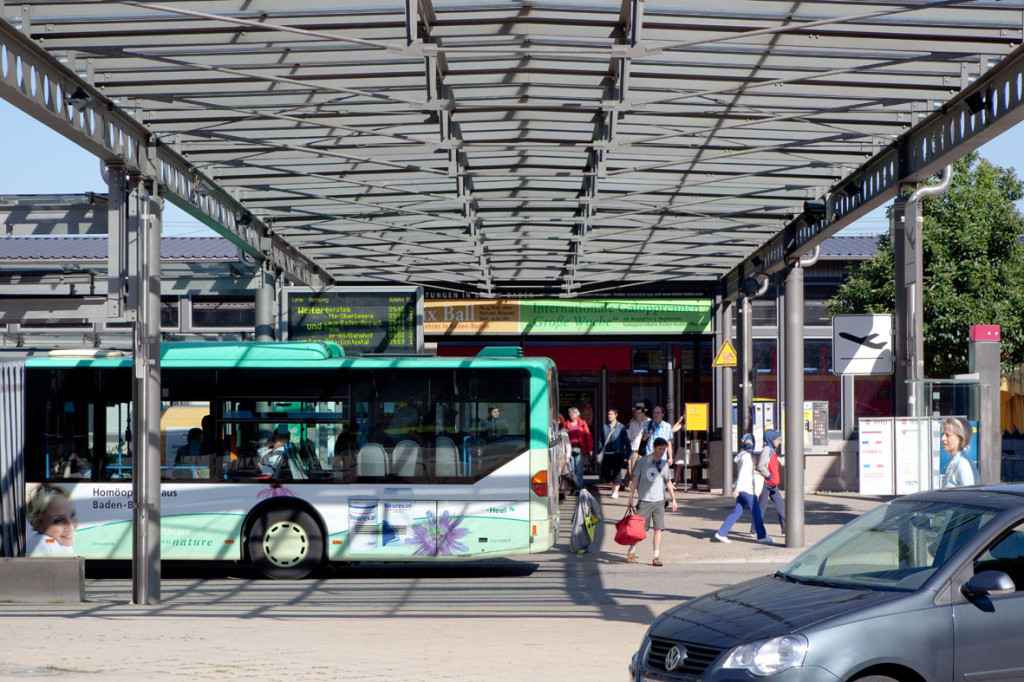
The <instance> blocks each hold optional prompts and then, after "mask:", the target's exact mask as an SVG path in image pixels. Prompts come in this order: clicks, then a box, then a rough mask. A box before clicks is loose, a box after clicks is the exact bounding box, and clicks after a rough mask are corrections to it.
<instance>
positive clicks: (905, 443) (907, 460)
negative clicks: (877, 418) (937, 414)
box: [893, 418, 932, 495]
mask: <svg viewBox="0 0 1024 682" xmlns="http://www.w3.org/2000/svg"><path fill="white" fill-rule="evenodd" d="M929 421H930V420H928V419H910V418H907V419H896V420H895V423H894V427H895V435H894V442H893V448H894V453H895V461H896V465H895V466H896V494H897V495H909V494H911V493H916V492H920V491H923V490H929V489H930V488H931V487H932V482H931V476H930V471H931V462H930V449H929V442H928V441H929V433H930V429H929Z"/></svg>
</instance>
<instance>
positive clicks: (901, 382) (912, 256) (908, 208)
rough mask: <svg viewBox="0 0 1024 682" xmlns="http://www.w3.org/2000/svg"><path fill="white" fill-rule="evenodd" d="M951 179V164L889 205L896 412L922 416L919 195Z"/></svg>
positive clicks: (939, 189) (945, 185)
mask: <svg viewBox="0 0 1024 682" xmlns="http://www.w3.org/2000/svg"><path fill="white" fill-rule="evenodd" d="M952 179H953V167H952V166H946V167H945V168H944V169H943V170H942V178H941V180H940V181H939V183H938V184H937V185H926V186H923V187H919V188H917V189H916V190H914V192H913V193H912V194H911V195H910V196H909V197H906V198H904V197H899V198H897V199H896V202H895V203H894V204H893V209H892V214H891V215H892V226H891V229H892V244H893V255H894V257H895V262H896V280H895V284H896V324H895V327H896V338H895V343H894V347H895V351H896V372H895V376H894V377H893V384H894V386H893V394H894V397H895V400H894V402H893V412H894V414H895V416H897V417H899V416H907V417H915V416H924V410H925V406H924V404H923V400H924V398H923V396H919V395H918V393H919V392H920V390H921V379H923V378H924V298H923V295H922V292H923V289H924V250H923V249H922V246H921V238H922V230H921V227H922V222H923V217H922V216H921V199H923V198H925V197H928V196H935V195H937V194H942V193H943V192H945V191H946V188H948V187H949V184H950V181H951V180H952Z"/></svg>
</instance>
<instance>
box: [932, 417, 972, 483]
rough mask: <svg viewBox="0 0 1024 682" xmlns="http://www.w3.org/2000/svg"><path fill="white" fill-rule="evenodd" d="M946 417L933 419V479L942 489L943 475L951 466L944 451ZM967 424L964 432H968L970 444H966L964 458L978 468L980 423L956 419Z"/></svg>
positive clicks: (962, 418) (961, 418)
mask: <svg viewBox="0 0 1024 682" xmlns="http://www.w3.org/2000/svg"><path fill="white" fill-rule="evenodd" d="M944 419H946V417H936V418H934V419H932V451H933V452H934V455H933V461H934V464H935V471H934V472H933V478H934V482H935V487H936V488H941V487H942V475H943V474H944V473H945V472H946V465H947V464H949V453H948V452H946V451H945V450H943V449H942V421H943V420H944ZM956 419H959V420H961V421H963V422H966V424H965V429H964V431H966V432H967V440H968V442H967V443H965V444H964V449H963V456H964V457H966V458H967V459H969V460H971V461H972V462H974V466H975V467H977V466H978V422H976V421H972V420H970V419H967V418H965V417H956Z"/></svg>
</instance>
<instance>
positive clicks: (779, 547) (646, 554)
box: [561, 484, 892, 564]
mask: <svg viewBox="0 0 1024 682" xmlns="http://www.w3.org/2000/svg"><path fill="white" fill-rule="evenodd" d="M588 490H589V491H590V493H591V494H592V495H594V497H596V498H597V499H598V503H599V505H600V509H601V518H602V521H603V522H602V523H601V524H600V525H599V526H598V528H597V531H596V532H595V535H594V543H593V545H592V546H591V547H590V548H589V551H588V553H587V554H585V555H583V556H582V557H580V558H582V559H584V560H591V561H625V559H626V548H625V547H623V546H622V545H618V544H616V543H615V539H614V538H615V527H614V524H615V522H616V521H618V520H619V519H621V518H622V516H623V515H624V514H625V511H626V502H627V500H628V492H627V493H626V494H625V495H624V494H623V493H622V492H620V493H619V498H618V499H615V500H613V499H611V498H610V492H611V488H610V486H607V485H597V484H591V485H589V486H588ZM784 494H785V493H784ZM575 499H576V498H574V497H569V498H567V499H566V500H565V501H564V502H563V503H562V509H561V512H562V519H563V523H564V524H565V525H568V524H569V522H570V521H571V519H572V512H573V508H574V505H575ZM889 499H892V497H881V496H872V495H858V494H856V493H816V494H812V495H805V496H804V540H805V544H804V547H786V546H785V541H786V539H785V536H783V535H782V534H781V533H780V529H779V523H778V516H777V515H776V513H775V509H774V508H773V507H772V506H771V505H770V504H769V505H768V510H767V511H766V512H765V516H766V518H765V526H766V528H767V530H768V535H769V536H771V537H772V538H773V539H774V540H775V542H776V544H774V545H762V544H759V543H757V542H755V539H754V538H753V537H746V536H745V533H746V531H747V530H748V529H749V528H750V523H751V519H750V514H749V513H745V514H744V516H741V517H740V520H739V521H737V522H736V524H735V525H734V526H733V528H732V532H731V533H730V534H729V539H730V540H732V542H731V543H729V544H723V543H718V542H712V541H711V537H712V536H713V535H714V533H715V531H717V530H718V528H719V526H721V525H722V521H724V520H725V517H726V516H728V515H729V512H730V511H732V508H733V505H734V504H735V500H734V499H733V497H732V496H731V495H729V496H722V495H721V494H720V493H718V492H714V493H709V492H681V491H677V492H676V500H677V501H678V502H679V509H678V511H676V512H675V513H673V512H671V511H668V510H666V514H665V532H664V534H663V536H662V543H661V559H662V561H663V562H665V563H666V564H667V563H669V562H673V563H684V562H686V563H689V562H723V561H724V562H737V561H739V562H770V563H778V562H785V561H789V560H790V559H792V558H795V557H796V556H797V555H798V554H799V553H800V552H801V551H803V549H804V548H806V547H809V546H810V545H812V544H814V543H815V542H817V541H818V540H821V539H822V538H824V537H825V536H826V535H828V534H830V533H831V532H832V531H834V530H836V529H837V528H839V527H840V526H842V525H843V524H845V523H846V522H848V521H850V520H852V519H854V518H856V517H857V516H860V515H861V514H863V513H864V512H866V511H868V510H869V509H872V508H874V507H876V506H878V505H879V504H882V503H883V502H885V501H886V500H889ZM565 545H566V549H567V547H568V539H567V538H566V542H565ZM638 553H639V556H640V561H641V562H644V563H647V564H650V562H651V559H652V558H653V546H652V539H651V533H650V532H648V537H647V539H646V540H644V541H643V542H642V543H641V544H640V545H639V547H638Z"/></svg>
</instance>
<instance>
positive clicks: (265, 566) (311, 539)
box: [248, 509, 324, 580]
mask: <svg viewBox="0 0 1024 682" xmlns="http://www.w3.org/2000/svg"><path fill="white" fill-rule="evenodd" d="M248 544H249V556H250V557H251V558H252V562H253V565H255V566H256V568H257V570H259V572H260V573H262V574H263V575H265V576H266V577H268V578H274V579H278V580H281V579H283V580H299V579H301V578H305V577H306V576H308V575H309V574H310V573H312V572H313V571H314V570H316V568H317V567H318V566H319V565H320V560H321V558H322V557H323V553H324V538H323V535H322V534H321V532H320V527H319V526H318V525H317V524H316V521H314V520H313V517H311V516H310V515H309V514H307V513H306V512H304V511H300V510H298V509H275V510H273V511H269V512H267V513H266V514H263V515H262V516H260V517H259V518H258V519H256V523H254V524H253V526H252V530H251V531H249V539H248Z"/></svg>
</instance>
